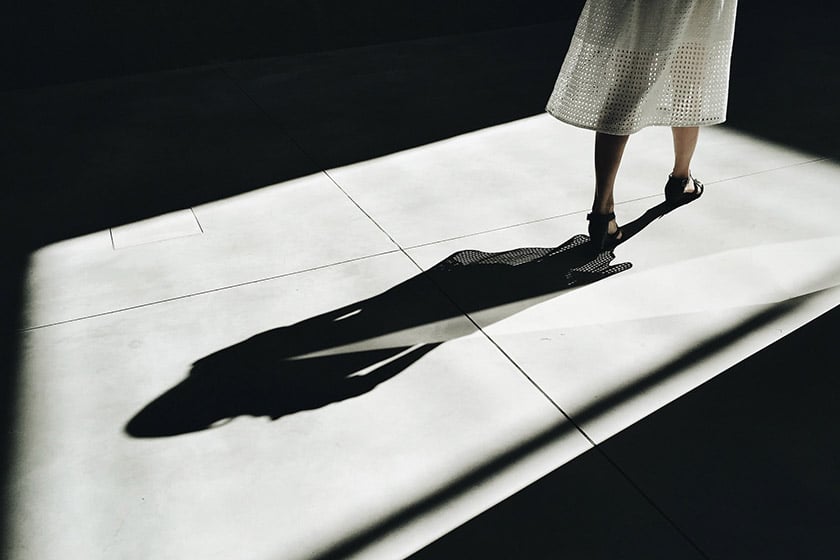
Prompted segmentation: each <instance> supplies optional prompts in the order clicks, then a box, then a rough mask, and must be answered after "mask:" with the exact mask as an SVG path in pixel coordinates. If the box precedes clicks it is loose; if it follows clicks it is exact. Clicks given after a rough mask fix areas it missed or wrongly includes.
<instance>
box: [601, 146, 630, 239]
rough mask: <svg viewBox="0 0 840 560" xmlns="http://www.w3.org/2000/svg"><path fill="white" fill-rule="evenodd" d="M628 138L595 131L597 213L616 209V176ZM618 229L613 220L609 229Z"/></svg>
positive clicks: (613, 230) (612, 231)
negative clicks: (614, 197)
mask: <svg viewBox="0 0 840 560" xmlns="http://www.w3.org/2000/svg"><path fill="white" fill-rule="evenodd" d="M628 138H629V136H616V135H612V134H605V133H603V132H596V133H595V200H594V201H593V202H592V212H594V213H595V214H609V213H610V212H613V211H614V210H615V201H614V199H613V189H614V187H615V177H616V175H617V174H618V166H619V165H620V164H621V156H622V155H623V154H624V147H625V146H626V145H627V139H628ZM616 229H618V226H616V224H615V221H614V220H613V221H612V222H610V227H609V230H608V231H609V233H614V232H615V231H616Z"/></svg>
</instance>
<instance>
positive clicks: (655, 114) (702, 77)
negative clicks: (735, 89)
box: [546, 0, 737, 134]
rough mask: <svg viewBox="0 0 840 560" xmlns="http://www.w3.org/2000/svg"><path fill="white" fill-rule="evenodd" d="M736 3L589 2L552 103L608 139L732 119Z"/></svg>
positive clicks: (565, 117)
mask: <svg viewBox="0 0 840 560" xmlns="http://www.w3.org/2000/svg"><path fill="white" fill-rule="evenodd" d="M736 7H737V0H668V1H666V0H587V2H586V5H585V6H584V8H583V11H582V12H581V15H580V19H579V20H578V23H577V27H576V28H575V33H574V36H573V38H572V42H571V44H570V46H569V50H568V52H567V54H566V58H565V60H564V62H563V66H562V68H561V69H560V74H559V76H558V77H557V81H556V83H555V86H554V90H553V91H552V93H551V96H550V97H549V100H548V103H547V106H546V111H548V113H550V114H551V115H553V116H554V117H556V118H558V119H560V120H561V121H564V122H567V123H569V124H572V125H575V126H579V127H581V128H588V129H592V130H598V131H601V132H606V133H609V134H632V133H634V132H637V131H638V130H640V129H642V128H644V127H646V126H651V125H663V126H702V125H710V124H717V123H721V122H723V121H724V120H726V105H727V98H728V93H729V66H730V59H731V54H732V39H733V34H734V29H735V12H736Z"/></svg>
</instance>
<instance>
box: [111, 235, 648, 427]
mask: <svg viewBox="0 0 840 560" xmlns="http://www.w3.org/2000/svg"><path fill="white" fill-rule="evenodd" d="M588 241H589V238H588V237H587V236H585V235H576V236H574V237H572V238H571V239H569V240H568V241H566V242H565V243H563V244H562V245H560V246H558V247H526V248H520V249H514V250H510V251H504V252H500V253H485V252H481V251H475V250H465V251H459V252H457V253H455V254H453V255H451V256H449V257H447V258H446V259H444V260H443V261H441V262H439V263H438V264H437V265H435V266H434V267H432V268H431V269H429V270H427V271H426V272H423V273H420V274H418V275H416V276H414V277H412V278H410V279H408V280H406V281H405V282H402V283H400V284H398V285H396V286H394V287H393V288H390V289H389V290H387V291H385V292H383V293H381V294H379V295H376V296H374V297H371V298H368V299H365V300H362V301H359V302H356V303H354V304H352V305H348V306H345V307H341V308H339V309H335V310H333V311H330V312H327V313H323V314H321V315H318V316H315V317H312V318H309V319H306V320H303V321H300V322H298V323H296V324H294V325H290V326H285V327H279V328H276V329H272V330H269V331H265V332H262V333H260V334H257V335H255V336H252V337H251V338H248V339H247V340H244V341H242V342H240V343H238V344H235V345H233V346H230V347H228V348H224V349H222V350H219V351H218V352H215V353H213V354H210V355H208V356H206V357H204V358H201V359H199V360H198V361H196V362H195V363H194V364H193V366H192V368H191V370H190V373H189V375H188V376H187V377H186V379H184V380H183V381H181V382H180V383H178V384H177V385H175V386H174V387H172V388H171V389H169V390H168V391H166V392H165V393H163V394H162V395H161V396H160V397H158V398H156V399H155V400H154V401H152V402H151V403H149V404H148V405H146V406H145V407H144V408H143V409H142V410H140V411H139V412H138V413H137V414H136V415H135V416H134V417H133V418H132V419H131V420H130V421H129V422H128V423H127V425H126V426H125V431H126V433H127V434H129V435H130V436H133V437H138V438H149V437H163V436H173V435H178V434H185V433H190V432H196V431H200V430H204V429H207V428H213V427H218V426H220V425H221V424H223V423H225V422H227V421H229V420H231V419H233V418H235V417H237V416H242V415H250V416H268V417H269V418H271V419H277V418H280V417H281V416H284V415H287V414H293V413H295V412H298V411H302V410H311V409H316V408H320V407H323V406H325V405H327V404H330V403H335V402H339V401H343V400H345V399H349V398H352V397H356V396H359V395H362V394H364V393H367V392H368V391H371V390H372V389H373V388H375V387H376V386H377V385H379V384H380V383H382V382H384V381H387V380H388V379H391V378H392V377H394V376H395V375H397V374H399V373H400V372H402V371H403V370H405V369H406V368H407V367H409V366H410V365H411V364H413V363H414V362H416V361H417V360H419V359H420V358H422V357H423V356H424V355H425V354H427V353H428V352H430V351H432V350H433V349H434V348H436V347H437V346H439V345H440V344H442V343H444V342H446V341H447V340H451V339H453V338H457V337H460V336H464V335H466V334H469V333H470V332H473V331H474V330H475V327H474V326H473V324H472V323H471V322H469V321H466V320H464V318H463V315H464V314H465V313H472V312H475V311H480V310H486V309H491V308H495V309H497V310H502V311H501V313H496V314H495V315H494V318H493V319H494V320H498V319H500V318H503V317H506V316H510V315H512V314H513V313H516V312H518V311H520V310H521V309H524V308H526V307H529V306H531V305H534V303H535V302H536V301H537V300H538V299H539V298H540V297H542V298H547V297H553V296H554V295H556V294H558V293H560V292H562V291H564V290H568V289H570V288H574V287H576V286H581V285H584V284H588V283H591V282H595V281H598V280H601V279H603V278H606V277H609V276H612V275H614V274H617V273H619V272H622V271H624V270H627V269H629V268H630V267H631V266H632V265H631V264H630V263H621V264H617V265H611V264H610V263H611V262H612V261H613V260H614V259H615V255H614V253H612V252H604V253H600V254H597V255H593V254H592V252H591V249H590V247H589V244H588Z"/></svg>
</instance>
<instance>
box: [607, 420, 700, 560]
mask: <svg viewBox="0 0 840 560" xmlns="http://www.w3.org/2000/svg"><path fill="white" fill-rule="evenodd" d="M619 433H620V432H619ZM601 445H602V444H601V443H596V444H595V449H596V450H597V453H598V454H599V455H600V456H601V457H603V458H604V460H605V461H607V463H609V464H610V465H611V466H612V468H614V469H615V470H616V471H617V472H618V474H619V476H621V477H622V478H623V479H624V480H625V481H626V482H627V483H628V484H629V485H630V486H631V487H632V488H633V489H634V490H635V491H636V492H638V493H639V495H641V496H642V498H643V499H644V500H645V501H646V502H647V503H648V504H649V505H650V506H651V507H652V508H653V509H654V510H656V512H657V513H658V514H659V515H660V516H661V517H662V518H663V519H664V520H665V521H666V522H667V523H668V524H669V525H670V526H671V527H672V528H673V529H674V530H675V531H676V532H677V533H679V535H680V536H681V537H682V538H683V539H685V541H686V542H688V543H689V544H690V545H691V546H692V547H693V548H694V550H696V551H697V553H698V554H700V555H701V556H702V557H703V558H705V559H706V560H710V556H709V555H708V554H706V553H705V551H704V550H703V549H702V548H700V546H699V545H698V544H697V543H696V542H695V541H694V539H692V538H691V537H690V536H689V535H688V533H687V532H685V531H683V530H682V529H681V528H680V526H679V525H677V523H676V522H675V521H674V520H673V519H672V518H671V516H669V515H668V514H667V513H665V510H664V509H662V508H661V507H659V505H657V503H656V502H655V501H654V500H653V498H651V497H650V496H649V495H648V494H647V493H646V492H645V491H644V490H642V488H641V486H639V485H638V484H636V482H635V481H634V480H633V479H632V478H631V477H630V475H628V474H627V472H626V471H625V470H624V469H622V468H621V466H620V465H619V464H618V463H617V462H616V461H614V460H613V459H612V458H611V457H610V456H609V455H608V454H607V452H606V451H604V449H603V448H602V447H601Z"/></svg>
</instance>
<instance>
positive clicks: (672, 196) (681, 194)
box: [665, 174, 703, 205]
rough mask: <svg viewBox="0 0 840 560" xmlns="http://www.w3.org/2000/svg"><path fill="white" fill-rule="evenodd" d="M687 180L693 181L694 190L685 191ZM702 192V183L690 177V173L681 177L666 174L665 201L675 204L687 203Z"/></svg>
mask: <svg viewBox="0 0 840 560" xmlns="http://www.w3.org/2000/svg"><path fill="white" fill-rule="evenodd" d="M689 180H691V181H692V182H693V183H694V190H693V191H691V192H685V187H686V185H687V184H688V181H689ZM702 194H703V183H701V182H700V181H698V180H697V179H695V178H694V177H692V176H691V175H690V174H689V176H688V177H683V178H679V177H674V176H673V175H668V182H667V183H665V201H666V202H669V203H671V204H676V205H681V204H688V203H689V202H691V201H693V200H697V199H698V198H700V195H702Z"/></svg>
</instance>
